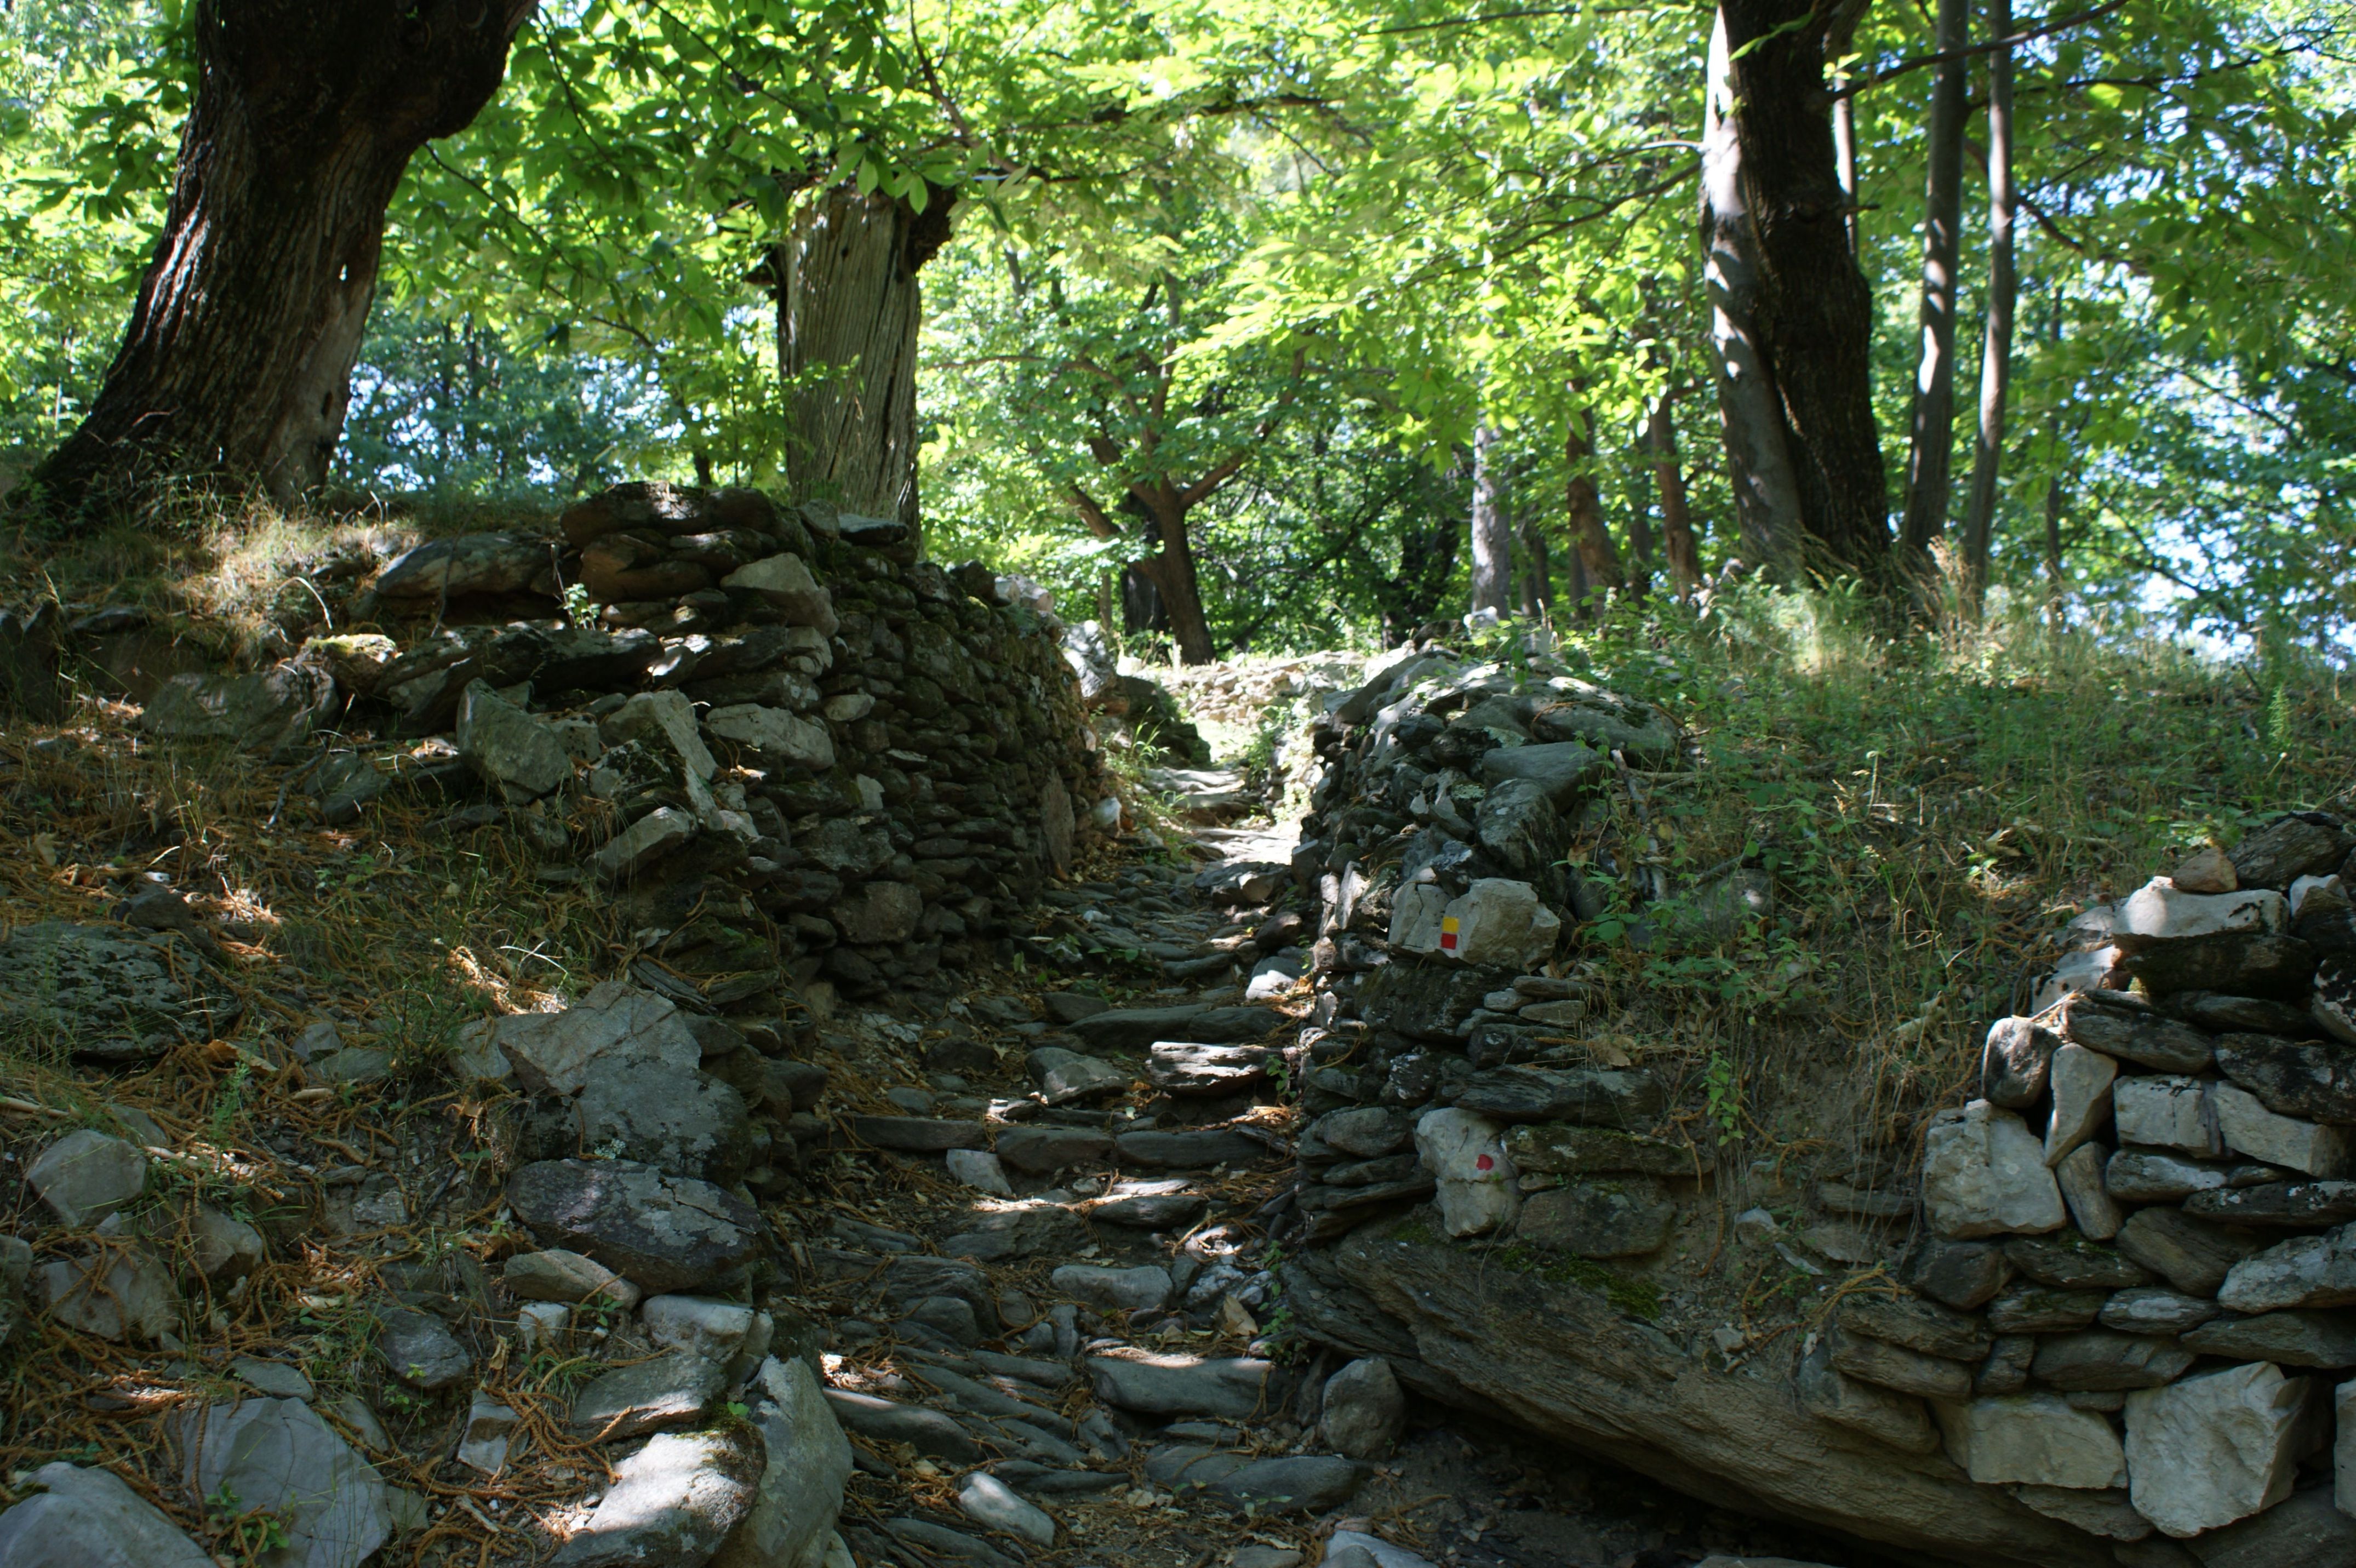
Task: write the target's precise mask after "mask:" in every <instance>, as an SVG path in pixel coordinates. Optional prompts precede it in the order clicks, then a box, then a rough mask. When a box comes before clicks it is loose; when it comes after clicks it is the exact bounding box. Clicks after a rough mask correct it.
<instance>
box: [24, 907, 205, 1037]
mask: <svg viewBox="0 0 2356 1568" xmlns="http://www.w3.org/2000/svg"><path fill="white" fill-rule="evenodd" d="M174 940H176V939H174V938H170V937H162V936H158V937H149V936H145V935H142V934H139V933H134V932H132V931H129V930H126V929H124V928H123V927H121V926H102V925H77V924H74V923H70V922H68V921H61V920H49V921H40V922H37V923H34V924H31V925H27V926H21V927H19V928H18V929H17V930H16V931H15V932H13V933H10V934H9V936H8V937H7V939H6V940H5V941H0V1028H5V1029H7V1031H8V1032H9V1034H10V1036H11V1037H12V1038H14V1039H16V1040H24V1041H27V1042H34V1043H54V1044H57V1045H61V1046H63V1047H64V1048H66V1049H67V1050H68V1051H71V1052H72V1053H73V1054H74V1055H76V1056H81V1057H87V1058H90V1059H92V1060H94V1061H141V1060H145V1059H146V1058H148V1057H152V1056H156V1055H159V1054H161V1053H162V1052H163V1051H166V1050H167V1049H168V1048H170V1047H171V1046H173V1045H177V1044H178V1043H179V1042H181V1041H182V1040H196V1041H200V1042H201V1041H203V1040H212V1039H216V1038H220V1037H223V1036H226V1035H228V1034H229V1033H230V1032H231V1029H232V1028H233V1026H234V1025H235V1024H236V1021H237V1019H238V1018H239V1017H240V1015H241V1012H242V1011H243V1004H242V1003H241V1002H240V1000H239V999H238V997H237V996H236V994H235V993H234V992H232V991H230V990H229V989H228V988H227V987H223V986H220V985H218V984H217V983H216V982H215V981H214V980H213V979H212V978H211V976H210V975H209V973H208V972H207V971H206V970H205V969H204V967H203V966H202V965H198V964H194V963H192V962H189V961H187V960H180V961H177V962H176V961H175V959H174V957H173V954H172V949H171V943H172V942H173V941H174ZM183 951H185V949H184V950H183ZM176 970H177V974H176Z"/></svg>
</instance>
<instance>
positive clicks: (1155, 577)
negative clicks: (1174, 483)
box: [1137, 483, 1218, 664]
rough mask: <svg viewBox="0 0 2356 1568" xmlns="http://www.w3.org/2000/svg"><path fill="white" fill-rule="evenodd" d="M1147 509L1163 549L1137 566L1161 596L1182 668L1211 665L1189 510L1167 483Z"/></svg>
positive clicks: (1208, 629) (1211, 650)
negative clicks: (1160, 532)
mask: <svg viewBox="0 0 2356 1568" xmlns="http://www.w3.org/2000/svg"><path fill="white" fill-rule="evenodd" d="M1159 488H1160V489H1161V490H1162V492H1164V493H1163V494H1160V495H1157V496H1154V497H1153V498H1152V499H1151V501H1149V503H1148V505H1150V506H1151V507H1152V508H1153V520H1154V524H1155V526H1156V527H1158V528H1160V529H1161V531H1162V548H1161V549H1157V550H1155V551H1154V552H1153V553H1152V554H1151V555H1149V556H1147V557H1146V558H1145V559H1144V560H1141V561H1139V562H1138V563H1137V570H1138V571H1141V572H1143V573H1144V574H1145V576H1146V578H1147V579H1148V580H1149V581H1151V582H1152V584H1153V586H1154V587H1155V588H1156V589H1158V590H1160V592H1161V594H1162V612H1163V613H1165V614H1167V615H1168V616H1169V617H1170V637H1171V640H1172V641H1173V642H1174V643H1176V644H1177V645H1178V659H1179V662H1180V663H1182V664H1209V663H1210V662H1211V661H1212V660H1213V659H1215V658H1216V657H1218V653H1217V650H1216V649H1215V648H1214V647H1213V646H1212V645H1211V625H1210V622H1209V621H1208V620H1207V619H1205V616H1204V614H1203V588H1202V581H1201V579H1200V577H1199V576H1198V575H1197V574H1196V572H1195V569H1194V540H1193V539H1190V538H1189V537H1188V536H1187V532H1186V511H1187V508H1186V507H1183V505H1181V504H1180V503H1179V501H1178V497H1177V496H1176V494H1175V493H1174V492H1173V491H1172V490H1171V487H1170V486H1169V485H1167V484H1166V483H1165V484H1163V485H1161V486H1159Z"/></svg>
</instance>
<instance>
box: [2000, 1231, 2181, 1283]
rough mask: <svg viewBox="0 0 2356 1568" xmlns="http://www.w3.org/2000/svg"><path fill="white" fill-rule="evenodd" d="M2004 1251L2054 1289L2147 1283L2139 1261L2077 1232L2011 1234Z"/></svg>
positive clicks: (2032, 1276) (2148, 1277)
mask: <svg viewBox="0 0 2356 1568" xmlns="http://www.w3.org/2000/svg"><path fill="white" fill-rule="evenodd" d="M2004 1255H2005V1256H2006V1257H2008V1258H2009V1259H2011V1260H2012V1264H2013V1266H2014V1267H2015V1268H2018V1269H2019V1270H2020V1272H2021V1273H2022V1274H2024V1275H2028V1276H2029V1278H2030V1279H2032V1280H2035V1281H2036V1282H2037V1283H2038V1284H2040V1285H2051V1286H2053V1287H2054V1288H2055V1289H2057V1290H2126V1289H2127V1288H2128V1287H2130V1286H2133V1285H2149V1284H2150V1283H2151V1275H2150V1274H2149V1273H2148V1272H2147V1271H2146V1270H2145V1268H2144V1267H2143V1265H2142V1264H2137V1263H2136V1262H2135V1261H2134V1260H2132V1259H2130V1258H2126V1257H2122V1256H2120V1255H2119V1253H2117V1252H2115V1251H2114V1250H2113V1249H2111V1248H2109V1247H2104V1246H2097V1245H2094V1243H2090V1242H2087V1241H2085V1240H2084V1239H2083V1238H2082V1237H2078V1236H2072V1235H2067V1234H2061V1235H2052V1236H2015V1237H2014V1238H2013V1239H2012V1240H2010V1241H2008V1242H2007V1243H2005V1244H2004Z"/></svg>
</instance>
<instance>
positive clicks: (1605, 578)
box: [1562, 409, 1628, 613]
mask: <svg viewBox="0 0 2356 1568" xmlns="http://www.w3.org/2000/svg"><path fill="white" fill-rule="evenodd" d="M1594 417H1595V416H1594V413H1593V412H1592V411H1590V410H1587V409H1581V410H1579V411H1577V412H1575V413H1573V414H1572V415H1571V416H1570V421H1569V427H1568V428H1567V429H1566V430H1565V432H1563V438H1562V458H1563V467H1564V471H1565V474H1566V477H1565V479H1564V481H1563V499H1564V501H1565V502H1566V503H1567V506H1566V510H1567V512H1568V514H1569V518H1570V542H1571V545H1572V547H1573V548H1574V549H1577V550H1578V552H1579V564H1580V567H1581V568H1582V569H1584V571H1585V574H1586V578H1587V592H1589V593H1592V594H1594V595H1596V596H1597V597H1599V598H1600V597H1601V595H1602V594H1603V593H1604V592H1607V591H1608V590H1611V589H1614V588H1621V589H1624V588H1626V587H1628V581H1627V578H1626V576H1625V575H1624V574H1623V573H1622V571H1621V568H1620V549H1619V547H1618V546H1617V545H1615V544H1613V543H1612V530H1611V529H1610V528H1608V527H1606V526H1605V525H1604V521H1603V496H1602V493H1601V491H1599V490H1598V489H1596V487H1595V475H1594V474H1593V472H1592V469H1593V468H1594V457H1595V436H1594V432H1593V431H1592V429H1591V427H1590V421H1592V420H1593V419H1594ZM1579 609H1580V613H1586V612H1587V610H1588V606H1587V605H1586V604H1585V603H1580V605H1579Z"/></svg>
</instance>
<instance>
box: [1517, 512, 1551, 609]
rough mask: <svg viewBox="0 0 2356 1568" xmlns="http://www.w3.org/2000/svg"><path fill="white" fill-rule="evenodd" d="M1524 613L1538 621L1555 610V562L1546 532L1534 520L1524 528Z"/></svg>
mask: <svg viewBox="0 0 2356 1568" xmlns="http://www.w3.org/2000/svg"><path fill="white" fill-rule="evenodd" d="M1521 532H1522V613H1523V614H1525V615H1527V616H1528V617H1529V618H1530V619H1531V620H1533V621H1535V620H1537V619H1539V618H1540V617H1541V616H1543V615H1545V614H1546V613H1547V611H1549V610H1551V609H1553V608H1554V563H1553V561H1552V560H1549V559H1548V556H1549V553H1550V552H1549V551H1548V550H1547V537H1546V529H1545V528H1541V527H1540V526H1539V525H1538V520H1537V518H1536V517H1532V518H1531V519H1530V520H1529V521H1527V522H1526V523H1524V524H1523V525H1522V530H1521Z"/></svg>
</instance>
